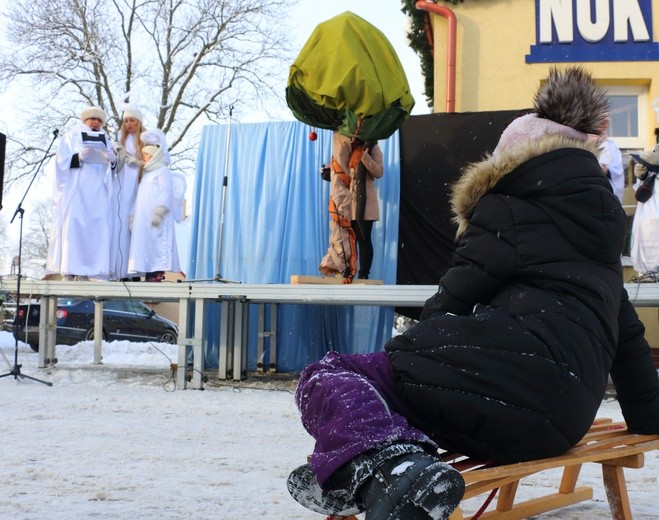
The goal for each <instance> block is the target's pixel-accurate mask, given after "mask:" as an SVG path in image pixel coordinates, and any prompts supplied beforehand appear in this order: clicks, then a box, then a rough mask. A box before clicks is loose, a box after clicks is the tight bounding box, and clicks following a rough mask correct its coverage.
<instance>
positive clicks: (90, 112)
mask: <svg viewBox="0 0 659 520" xmlns="http://www.w3.org/2000/svg"><path fill="white" fill-rule="evenodd" d="M92 117H95V118H98V119H100V120H101V122H102V123H103V124H105V122H106V121H107V120H108V115H107V114H106V113H105V110H103V109H102V108H101V107H95V106H94V107H87V108H85V109H84V110H83V111H82V112H80V121H82V122H83V123H84V122H85V121H87V119H90V118H92Z"/></svg>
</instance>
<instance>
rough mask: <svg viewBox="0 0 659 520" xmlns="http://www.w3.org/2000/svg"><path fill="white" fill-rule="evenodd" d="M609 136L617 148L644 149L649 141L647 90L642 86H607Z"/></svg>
mask: <svg viewBox="0 0 659 520" xmlns="http://www.w3.org/2000/svg"><path fill="white" fill-rule="evenodd" d="M606 90H607V97H608V98H609V100H610V101H611V126H610V127H609V137H611V138H612V139H613V140H614V141H615V143H616V144H617V145H618V148H621V149H622V148H625V149H630V148H636V149H641V150H642V149H644V148H646V147H647V144H648V143H649V142H650V141H651V139H650V136H648V135H647V128H648V121H647V113H648V112H647V107H648V92H647V88H645V87H643V86H609V87H606Z"/></svg>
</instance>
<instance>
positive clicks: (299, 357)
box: [187, 122, 400, 372]
mask: <svg viewBox="0 0 659 520" xmlns="http://www.w3.org/2000/svg"><path fill="white" fill-rule="evenodd" d="M310 131H311V128H310V127H309V126H307V125H304V124H302V123H298V122H277V123H257V124H233V125H231V127H229V126H227V125H222V126H206V127H204V128H203V131H202V135H201V142H200V146H199V157H198V161H197V169H196V176H195V186H194V195H193V215H192V231H191V238H190V256H189V265H188V271H187V273H188V275H187V276H188V279H193V280H194V279H197V280H199V279H213V277H214V276H215V275H216V274H218V267H217V260H218V250H219V238H220V236H219V235H220V221H221V219H222V218H224V228H223V232H222V234H223V238H222V249H221V258H220V265H219V274H221V276H222V278H224V279H227V280H235V281H239V282H242V283H273V284H288V283H290V277H291V275H319V272H318V264H319V263H320V260H321V258H322V257H323V255H324V254H325V251H326V250H327V247H328V244H329V214H328V212H327V204H328V200H329V187H330V186H329V183H328V182H325V181H323V180H322V179H321V178H320V166H321V164H323V163H328V162H329V159H330V156H331V142H332V133H331V132H330V131H326V130H320V131H318V139H317V140H316V141H311V140H309V138H308V135H309V132H310ZM227 141H228V142H227ZM227 145H228V146H229V152H228V153H229V161H228V171H227V174H226V177H227V181H228V182H227V186H226V190H223V180H224V177H225V166H226V150H227ZM380 147H381V148H382V151H383V154H384V171H385V173H384V176H383V177H382V178H381V179H379V180H377V181H376V187H377V191H378V196H379V199H380V221H379V222H376V223H375V225H374V226H373V236H372V239H373V245H374V249H375V254H374V260H373V267H372V269H371V278H374V279H382V280H383V281H384V283H386V284H395V283H396V255H397V247H398V243H397V238H398V215H399V191H400V190H399V187H400V183H399V180H400V146H399V138H398V132H396V133H395V134H394V135H393V136H391V137H390V138H389V139H387V140H386V141H380ZM223 191H226V194H225V197H226V199H225V208H224V211H222V198H223ZM222 214H223V215H222ZM251 307H252V308H251V310H250V330H249V350H248V369H249V370H255V369H256V363H257V359H256V306H251ZM207 310H208V314H207V315H208V316H209V317H210V319H209V320H208V323H207V331H206V335H207V337H208V338H209V340H208V345H207V348H206V368H209V369H211V368H217V366H218V353H219V305H218V304H209V309H207ZM267 315H268V313H267V312H266V316H267ZM277 321H278V323H277V332H278V333H277V359H276V365H277V369H278V370H279V371H281V372H298V371H300V370H301V369H302V368H303V367H304V366H305V365H306V364H307V363H309V362H311V361H315V360H318V359H320V358H321V357H322V356H323V355H324V354H325V353H326V352H328V351H329V350H337V351H339V352H349V353H367V352H375V351H378V350H382V347H383V345H384V343H385V341H386V340H387V339H389V337H390V336H391V330H392V325H393V309H392V308H378V307H371V306H333V305H314V306H311V305H281V306H280V307H279V317H278V320H277ZM267 355H268V354H267V353H266V356H267ZM270 362H271V361H269V359H268V358H266V359H265V363H264V364H265V366H268V364H269V363H270Z"/></svg>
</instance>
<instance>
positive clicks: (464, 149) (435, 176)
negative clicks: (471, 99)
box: [396, 110, 528, 319]
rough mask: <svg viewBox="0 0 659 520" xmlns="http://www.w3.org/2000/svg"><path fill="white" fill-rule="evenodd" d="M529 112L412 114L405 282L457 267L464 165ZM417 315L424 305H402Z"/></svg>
mask: <svg viewBox="0 0 659 520" xmlns="http://www.w3.org/2000/svg"><path fill="white" fill-rule="evenodd" d="M526 112H528V110H507V111H498V112H474V113H460V114H455V113H454V114H429V115H423V116H412V117H410V118H409V119H407V121H405V123H404V124H403V125H402V127H401V129H400V143H401V144H400V147H401V179H400V184H401V186H400V227H399V230H398V270H397V274H396V283H397V284H399V285H434V284H437V283H438V282H439V279H440V278H441V277H442V275H443V274H444V273H445V272H446V270H447V269H448V268H449V267H450V266H451V257H452V253H453V249H454V246H455V241H454V239H455V231H456V227H455V225H454V224H453V222H452V220H451V216H452V215H451V207H450V202H449V200H450V190H451V185H452V184H453V182H455V181H456V180H457V178H458V176H459V174H460V171H461V169H462V168H464V166H465V165H467V164H468V163H471V162H476V161H479V160H481V159H482V158H483V157H484V155H485V154H486V153H487V152H491V151H492V150H494V148H495V146H496V144H497V143H498V141H499V136H500V135H501V132H503V130H504V129H505V128H506V126H508V124H509V123H510V122H511V121H512V120H513V119H514V118H515V117H518V116H519V115H521V114H523V113H526ZM396 311H397V312H399V313H400V314H403V315H404V316H409V317H411V318H415V319H417V318H418V316H419V314H420V312H421V309H420V308H398V309H396Z"/></svg>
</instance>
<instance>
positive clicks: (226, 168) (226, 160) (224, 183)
mask: <svg viewBox="0 0 659 520" xmlns="http://www.w3.org/2000/svg"><path fill="white" fill-rule="evenodd" d="M232 116H233V105H231V106H230V107H229V127H228V130H227V138H226V151H225V154H224V178H223V179H222V207H221V210H220V234H219V239H218V246H217V260H216V262H215V268H216V271H215V272H216V274H215V276H214V277H213V278H202V279H195V280H177V282H179V283H193V282H222V283H241V282H239V281H236V280H227V279H226V278H222V274H221V272H220V263H221V261H222V239H223V233H224V212H225V209H224V207H225V205H226V200H227V185H228V184H229V153H230V151H231V120H232Z"/></svg>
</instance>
